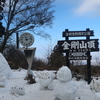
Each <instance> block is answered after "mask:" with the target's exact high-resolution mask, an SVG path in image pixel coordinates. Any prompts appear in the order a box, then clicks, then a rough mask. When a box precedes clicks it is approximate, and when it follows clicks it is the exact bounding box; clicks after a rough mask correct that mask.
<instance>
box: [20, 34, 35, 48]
mask: <svg viewBox="0 0 100 100" xmlns="http://www.w3.org/2000/svg"><path fill="white" fill-rule="evenodd" d="M19 42H20V43H21V45H22V46H24V47H26V48H28V47H29V46H31V45H32V44H33V43H34V37H33V35H32V34H30V33H27V32H26V33H23V34H21V35H20V37H19Z"/></svg>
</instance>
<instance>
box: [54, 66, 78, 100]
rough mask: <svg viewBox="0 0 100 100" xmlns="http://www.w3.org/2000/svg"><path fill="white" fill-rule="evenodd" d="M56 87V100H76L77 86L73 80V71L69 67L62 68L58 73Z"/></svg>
mask: <svg viewBox="0 0 100 100" xmlns="http://www.w3.org/2000/svg"><path fill="white" fill-rule="evenodd" d="M57 80H58V82H57V83H56V86H55V87H54V94H55V99H56V100H66V98H67V100H75V97H76V93H77V86H76V84H75V82H74V81H73V80H72V74H71V70H70V69H69V68H68V67H67V66H62V67H61V68H60V69H59V70H58V72H57Z"/></svg>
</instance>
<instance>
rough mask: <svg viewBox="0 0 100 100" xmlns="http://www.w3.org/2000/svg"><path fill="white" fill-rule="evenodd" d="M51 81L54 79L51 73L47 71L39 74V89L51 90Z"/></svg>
mask: <svg viewBox="0 0 100 100" xmlns="http://www.w3.org/2000/svg"><path fill="white" fill-rule="evenodd" d="M53 79H54V74H53V73H52V72H49V71H43V72H41V73H40V75H39V82H40V89H41V90H44V89H49V90H53V85H52V82H53Z"/></svg>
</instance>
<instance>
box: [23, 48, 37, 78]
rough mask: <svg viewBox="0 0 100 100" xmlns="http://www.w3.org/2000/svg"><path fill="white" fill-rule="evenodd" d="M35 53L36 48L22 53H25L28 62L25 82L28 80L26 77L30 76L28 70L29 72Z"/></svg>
mask: <svg viewBox="0 0 100 100" xmlns="http://www.w3.org/2000/svg"><path fill="white" fill-rule="evenodd" d="M35 51H36V48H32V49H25V50H24V53H25V56H26V59H27V62H28V70H27V74H26V77H25V80H27V79H28V75H29V74H30V70H31V67H32V63H33V58H34V55H35Z"/></svg>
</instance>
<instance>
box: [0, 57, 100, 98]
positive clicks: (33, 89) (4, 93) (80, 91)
mask: <svg viewBox="0 0 100 100" xmlns="http://www.w3.org/2000/svg"><path fill="white" fill-rule="evenodd" d="M0 61H1V57H0ZM2 61H3V60H2ZM0 64H1V63H0ZM2 66H5V64H2ZM0 67H1V66H0ZM11 72H12V74H11V76H10V77H9V78H5V76H4V75H5V74H1V73H2V72H0V74H1V78H2V80H1V81H0V82H2V81H4V82H5V83H6V85H5V86H4V87H0V100H54V98H55V89H53V90H48V89H47V90H40V85H41V84H40V82H39V75H40V74H41V73H42V71H33V74H34V76H35V78H36V83H34V84H28V83H27V81H26V80H24V78H25V76H26V73H27V70H24V69H21V70H11ZM47 72H48V73H49V72H52V71H47ZM8 75H9V74H8ZM98 80H100V79H99V78H98ZM71 81H72V83H74V84H76V86H77V93H76V97H75V100H100V92H96V91H94V90H92V89H90V85H88V84H87V82H86V81H84V80H80V81H77V80H76V79H75V78H72V80H71ZM58 83H59V80H58V79H54V80H53V81H52V85H53V87H54V88H55V87H56V84H58ZM67 86H70V85H68V84H67ZM12 87H17V89H21V88H22V90H23V91H19V92H18V90H17V89H15V93H14V92H13V91H11V89H12ZM63 88H64V86H63ZM60 89H62V86H60V87H59V90H60ZM64 89H65V90H66V89H67V88H64ZM67 90H68V89H67ZM12 92H13V93H12ZM20 93H23V94H20ZM66 100H68V99H67V98H66Z"/></svg>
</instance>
